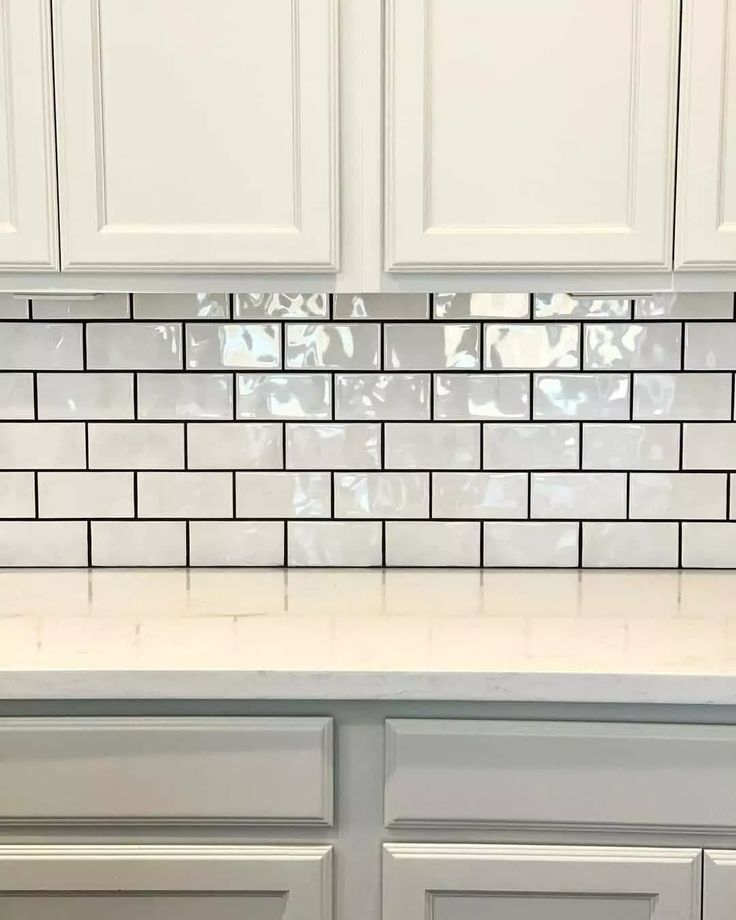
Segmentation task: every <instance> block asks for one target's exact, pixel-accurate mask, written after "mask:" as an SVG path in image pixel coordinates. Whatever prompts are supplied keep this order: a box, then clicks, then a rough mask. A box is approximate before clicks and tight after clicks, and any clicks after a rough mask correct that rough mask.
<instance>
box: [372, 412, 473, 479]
mask: <svg viewBox="0 0 736 920" xmlns="http://www.w3.org/2000/svg"><path fill="white" fill-rule="evenodd" d="M385 438H386V446H385V451H386V462H385V467H386V469H395V470H401V469H434V470H442V469H447V470H452V469H457V470H472V469H479V467H480V425H473V424H453V423H449V422H414V423H405V424H402V423H401V422H386V425H385Z"/></svg>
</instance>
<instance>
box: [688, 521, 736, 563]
mask: <svg viewBox="0 0 736 920" xmlns="http://www.w3.org/2000/svg"><path fill="white" fill-rule="evenodd" d="M682 564H683V566H685V568H694V569H736V523H730V522H729V523H714V522H707V523H705V522H702V523H701V522H696V521H685V522H684V523H683V525H682Z"/></svg>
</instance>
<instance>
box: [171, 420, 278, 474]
mask: <svg viewBox="0 0 736 920" xmlns="http://www.w3.org/2000/svg"><path fill="white" fill-rule="evenodd" d="M283 464H284V456H283V426H282V425H280V424H279V423H277V422H264V423H259V422H202V423H197V422H190V423H189V424H188V425H187V466H188V468H189V469H190V470H196V469H224V470H249V469H259V468H265V469H278V468H280V467H283Z"/></svg>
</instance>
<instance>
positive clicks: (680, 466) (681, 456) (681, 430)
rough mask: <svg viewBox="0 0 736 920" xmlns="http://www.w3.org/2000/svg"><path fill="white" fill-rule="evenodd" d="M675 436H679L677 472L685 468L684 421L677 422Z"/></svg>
mask: <svg viewBox="0 0 736 920" xmlns="http://www.w3.org/2000/svg"><path fill="white" fill-rule="evenodd" d="M677 437H678V438H679V443H678V445H677V469H678V472H680V473H682V472H683V470H684V469H685V463H684V459H685V423H684V422H678V423H677Z"/></svg>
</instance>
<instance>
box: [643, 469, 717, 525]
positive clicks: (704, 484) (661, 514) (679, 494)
mask: <svg viewBox="0 0 736 920" xmlns="http://www.w3.org/2000/svg"><path fill="white" fill-rule="evenodd" d="M726 478H727V477H726V475H725V474H724V473H631V487H630V498H629V512H630V517H631V518H632V519H636V518H644V519H647V518H649V519H655V520H657V519H661V518H665V519H674V520H703V519H705V520H707V519H716V520H718V519H720V518H723V519H725V518H726V517H727V516H728V515H727V510H726Z"/></svg>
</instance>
